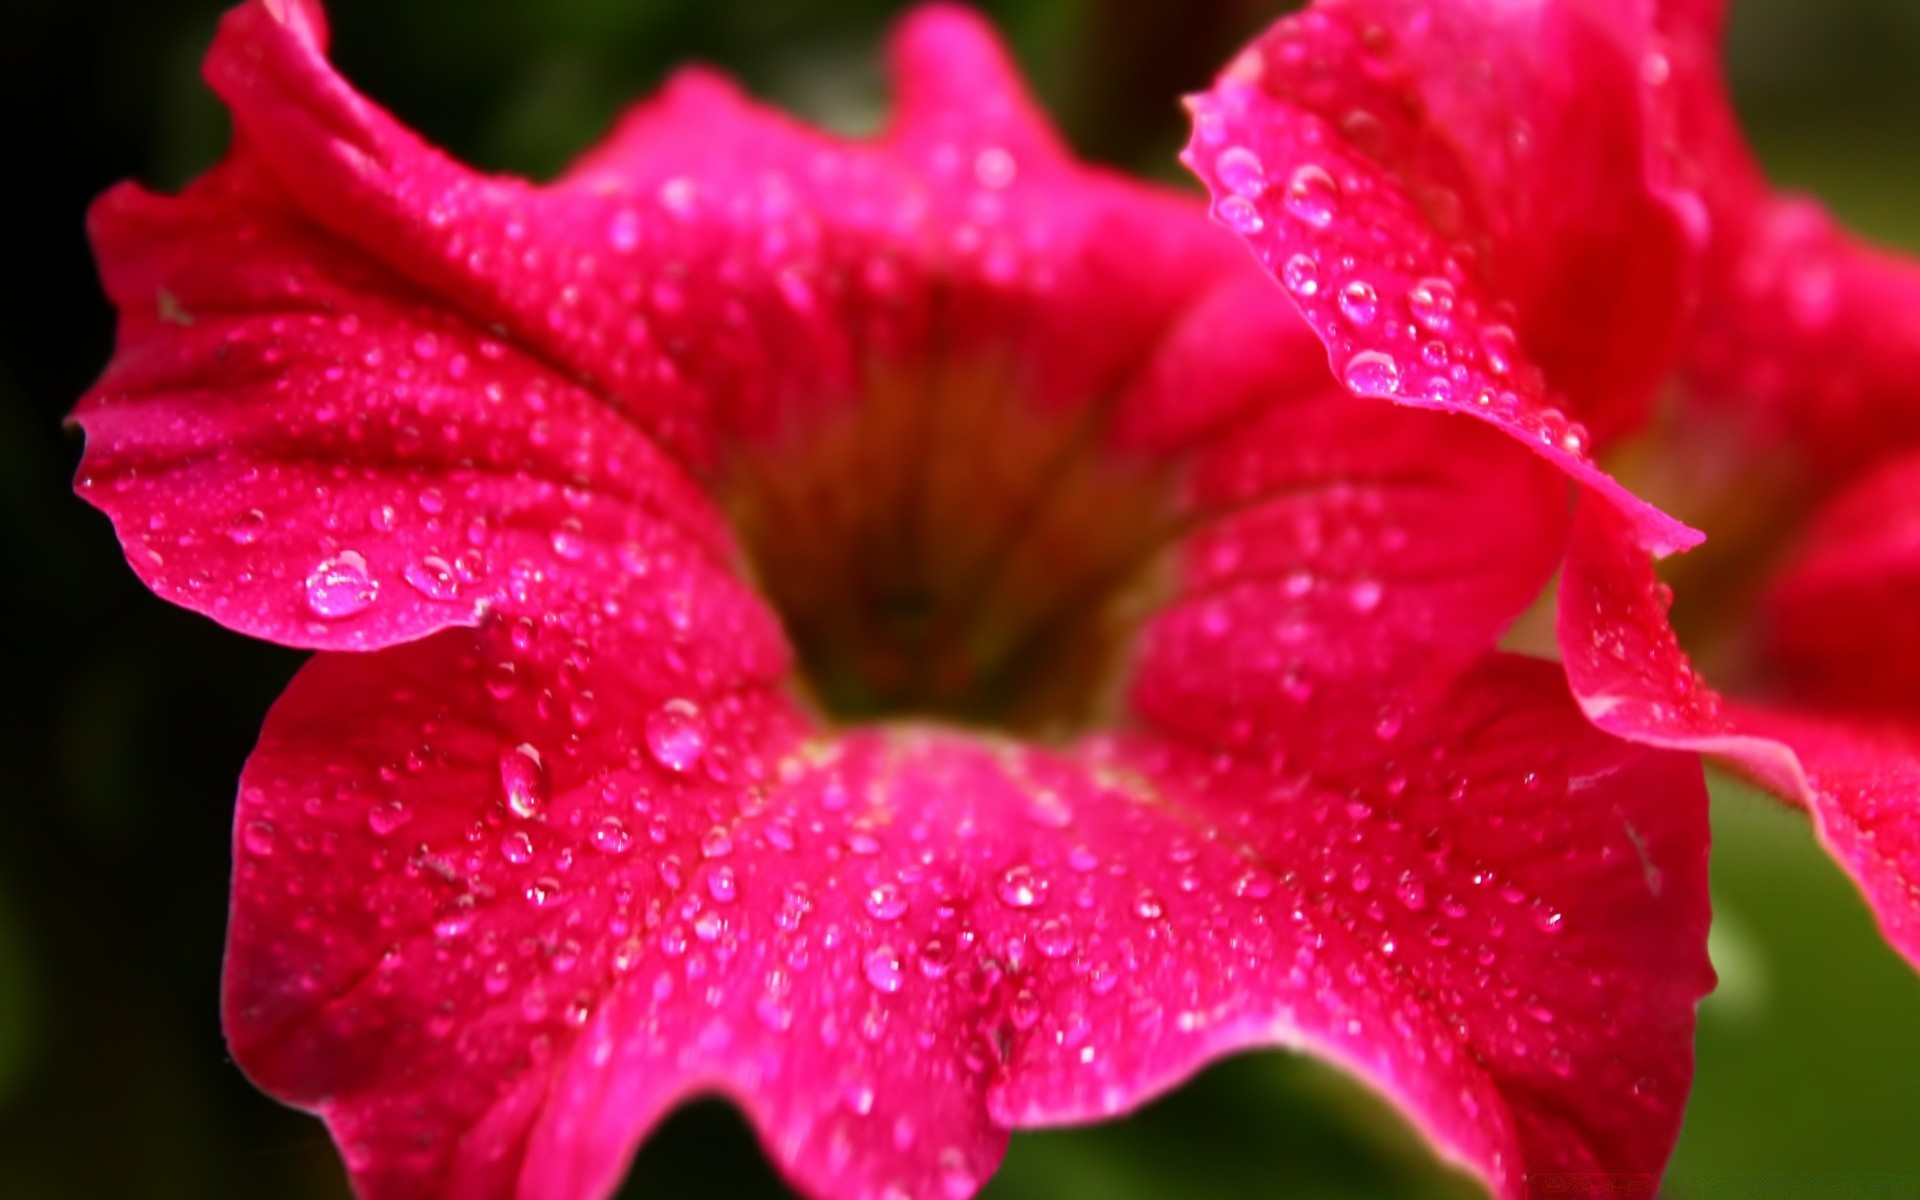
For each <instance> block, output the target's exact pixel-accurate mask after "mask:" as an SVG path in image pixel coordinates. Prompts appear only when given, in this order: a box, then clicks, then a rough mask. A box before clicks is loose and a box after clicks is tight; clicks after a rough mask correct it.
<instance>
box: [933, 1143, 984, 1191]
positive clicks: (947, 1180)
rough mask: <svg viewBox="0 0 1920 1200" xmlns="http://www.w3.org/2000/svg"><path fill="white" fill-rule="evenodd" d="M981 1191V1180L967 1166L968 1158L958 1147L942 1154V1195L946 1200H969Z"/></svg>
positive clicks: (943, 1151)
mask: <svg viewBox="0 0 1920 1200" xmlns="http://www.w3.org/2000/svg"><path fill="white" fill-rule="evenodd" d="M979 1190H980V1180H979V1178H978V1177H977V1176H975V1175H974V1173H973V1169H972V1168H970V1167H969V1166H967V1156H966V1154H965V1153H964V1152H962V1151H961V1150H960V1149H959V1148H957V1147H952V1146H950V1147H948V1148H947V1149H945V1150H942V1151H941V1152H940V1193H941V1194H942V1195H943V1196H945V1197H946V1200H968V1197H970V1196H972V1195H973V1194H974V1193H975V1192H976V1191H979Z"/></svg>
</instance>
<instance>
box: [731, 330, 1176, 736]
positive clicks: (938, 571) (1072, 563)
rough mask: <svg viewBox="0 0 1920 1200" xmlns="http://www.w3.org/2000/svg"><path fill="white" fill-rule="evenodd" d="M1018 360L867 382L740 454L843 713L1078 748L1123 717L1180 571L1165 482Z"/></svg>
mask: <svg viewBox="0 0 1920 1200" xmlns="http://www.w3.org/2000/svg"><path fill="white" fill-rule="evenodd" d="M1008 375H1009V370H1008V369H1007V368H1006V367H1005V366H1004V365H1003V364H995V363H991V362H977V363H974V364H973V365H972V366H971V367H968V366H963V365H960V364H956V363H951V362H949V363H943V364H940V365H939V366H937V367H933V368H926V369H922V370H919V371H914V372H908V371H903V370H893V371H877V372H875V373H873V374H871V375H870V377H869V379H868V381H867V386H866V388H865V389H864V394H863V395H862V396H861V397H860V398H859V399H858V401H857V402H853V403H849V404H846V405H843V406H841V407H839V408H837V409H835V410H833V411H831V412H828V413H825V414H821V415H817V416H813V417H810V418H809V419H808V420H807V421H806V422H805V424H804V426H802V427H799V428H794V429H790V430H787V431H783V432H782V433H780V434H778V435H775V436H773V437H769V438H763V439H759V440H757V441H754V442H751V443H749V444H747V445H746V446H744V447H743V448H742V449H741V450H740V452H739V453H738V454H737V455H736V457H735V458H734V460H733V461H732V463H731V464H730V470H729V471H728V474H727V477H726V481H725V485H724V487H723V489H722V498H723V500H724V501H725V503H726V506H727V508H728V510H729V515H730V516H731V517H732V519H733V521H734V528H735V529H736V530H737V531H738V532H739V534H740V536H741V538H742V541H743V542H744V544H745V547H746V549H747V553H748V556H749V558H750V560H751V565H752V569H753V571H754V573H755V575H756V577H757V578H756V582H757V583H758V584H759V586H760V588H761V590H762V592H763V594H764V595H765V596H766V597H767V598H768V599H769V600H770V601H771V602H772V604H773V605H774V606H775V608H776V609H777V610H778V611H779V613H780V616H781V618H782V620H783V622H784V623H785V626H786V630H787V634H788V636H789V638H790V639H791V640H792V643H793V645H794V647H795V650H796V652H797V654H798V656H799V659H800V669H801V672H802V675H803V680H802V686H803V689H804V691H805V692H806V693H807V694H808V696H809V698H810V699H811V700H812V701H813V703H815V704H816V705H817V706H818V707H819V708H820V709H821V710H822V711H823V714H824V715H825V716H827V717H829V718H833V719H838V720H842V721H847V722H859V721H871V720H882V719H889V718H933V719H938V720H947V721H952V722H955V723H959V724H963V725H972V726H986V727H991V728H995V729H1001V730H1006V731H1010V732H1017V733H1021V734H1025V735H1040V736H1064V735H1066V734H1070V733H1073V732H1076V731H1078V730H1080V729H1083V728H1085V727H1087V726H1089V725H1091V724H1093V723H1096V722H1097V721H1099V720H1100V719H1101V718H1102V717H1103V716H1105V715H1107V714H1108V713H1109V711H1110V710H1111V709H1112V708H1113V706H1114V704H1115V701H1116V699H1117V697H1116V695H1115V692H1116V689H1117V688H1118V686H1119V681H1120V676H1121V674H1122V669H1123V667H1124V665H1125V659H1126V650H1127V647H1128V646H1129V644H1130V642H1131V639H1132V634H1133V632H1134V630H1135V629H1136V628H1137V627H1138V625H1139V623H1140V620H1141V618H1142V617H1143V616H1144V615H1145V614H1146V613H1148V612H1150V611H1151V609H1152V608H1153V607H1154V602H1155V601H1156V600H1157V599H1159V598H1160V596H1161V593H1162V592H1163V590H1164V588H1163V587H1162V585H1161V581H1163V580H1164V579H1166V578H1168V577H1169V575H1170V572H1169V571H1167V570H1165V569H1163V567H1162V564H1161V561H1160V560H1161V559H1162V557H1163V555H1162V553H1161V552H1162V551H1163V550H1165V549H1166V547H1167V545H1168V544H1169V541H1170V532H1171V528H1172V524H1173V522H1172V517H1171V513H1172V478H1171V470H1170V468H1169V467H1168V466H1167V465H1166V464H1165V463H1163V462H1150V461H1147V460H1145V459H1144V458H1129V457H1128V456H1124V455H1121V454H1118V453H1116V452H1114V451H1113V450H1111V449H1109V448H1107V447H1106V446H1105V445H1104V444H1103V441H1104V434H1105V421H1104V418H1105V416H1106V415H1107V414H1106V410H1105V407H1104V406H1103V405H1102V404H1099V403H1081V404H1075V405H1070V406H1069V405H1059V406H1054V407H1052V408H1047V407H1043V406H1041V405H1040V404H1037V403H1034V402H1032V401H1031V400H1029V399H1028V398H1027V396H1028V395H1029V394H1030V393H1029V391H1028V389H1025V388H1022V387H1020V386H1018V383H1017V381H1013V380H1010V379H1009V378H1008Z"/></svg>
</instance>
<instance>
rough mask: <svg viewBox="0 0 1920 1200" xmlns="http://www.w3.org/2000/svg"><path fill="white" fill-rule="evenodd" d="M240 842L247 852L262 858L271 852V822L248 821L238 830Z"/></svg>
mask: <svg viewBox="0 0 1920 1200" xmlns="http://www.w3.org/2000/svg"><path fill="white" fill-rule="evenodd" d="M240 843H241V845H243V846H245V847H246V848H247V853H249V854H257V855H259V856H260V857H262V858H265V857H266V856H267V855H269V854H272V853H273V823H272V822H270V821H248V822H247V823H246V825H244V826H243V827H242V828H241V830H240Z"/></svg>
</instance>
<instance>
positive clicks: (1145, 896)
mask: <svg viewBox="0 0 1920 1200" xmlns="http://www.w3.org/2000/svg"><path fill="white" fill-rule="evenodd" d="M1165 911H1166V908H1165V907H1164V906H1163V905H1162V904H1161V903H1160V897H1159V895H1157V894H1156V893H1155V892H1154V890H1153V889H1152V888H1142V889H1140V894H1139V895H1137V896H1135V897H1134V898H1133V915H1134V916H1136V917H1139V918H1140V919H1141V920H1142V921H1157V920H1159V919H1160V916H1161V914H1163V913H1164V912H1165Z"/></svg>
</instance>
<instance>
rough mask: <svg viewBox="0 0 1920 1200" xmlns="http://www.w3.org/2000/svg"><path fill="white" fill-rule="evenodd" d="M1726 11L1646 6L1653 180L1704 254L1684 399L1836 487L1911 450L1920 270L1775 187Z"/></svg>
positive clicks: (1916, 428) (1917, 436)
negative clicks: (1737, 73)
mask: <svg viewBox="0 0 1920 1200" xmlns="http://www.w3.org/2000/svg"><path fill="white" fill-rule="evenodd" d="M1724 9H1725V5H1724V4H1715V3H1688V4H1680V3H1672V2H1668V3H1661V4H1656V5H1654V14H1653V20H1652V26H1653V28H1652V29H1651V30H1650V37H1649V39H1648V47H1647V51H1646V58H1645V60H1644V67H1643V71H1642V75H1643V77H1644V79H1645V80H1646V85H1647V86H1646V106H1647V109H1648V113H1649V121H1650V125H1651V127H1652V129H1653V130H1654V131H1655V134H1656V137H1655V140H1654V141H1653V143H1652V145H1651V146H1650V154H1649V157H1648V162H1649V170H1650V176H1651V179H1652V181H1653V182H1654V184H1655V185H1656V186H1658V187H1659V188H1661V189H1662V190H1663V191H1665V192H1666V193H1667V194H1668V195H1669V196H1670V198H1671V199H1672V201H1673V202H1674V203H1676V204H1679V205H1684V206H1687V207H1689V208H1691V209H1692V210H1693V211H1694V212H1695V214H1696V218H1695V221H1694V235H1695V240H1696V241H1697V243H1698V244H1699V245H1700V247H1701V249H1702V250H1703V251H1704V255H1703V260H1704V261H1703V267H1702V279H1701V291H1702V295H1701V298H1700V303H1699V307H1698V313H1697V315H1696V317H1695V320H1694V325H1693V329H1692V332H1691V333H1690V334H1689V338H1688V344H1687V347H1686V350H1687V378H1688V384H1689V386H1690V388H1691V390H1692V392H1693V393H1694V395H1695V396H1696V397H1697V398H1698V399H1700V400H1702V401H1703V402H1705V403H1706V404H1707V405H1709V406H1711V407H1712V408H1714V409H1716V410H1717V411H1718V412H1719V413H1720V414H1722V415H1723V416H1724V415H1725V414H1729V413H1731V414H1734V415H1736V416H1737V417H1738V418H1739V419H1740V420H1741V422H1742V423H1743V424H1744V425H1745V426H1746V427H1747V432H1748V434H1749V435H1751V436H1753V437H1755V438H1757V439H1758V441H1759V443H1760V444H1761V447H1762V448H1764V449H1772V448H1774V447H1776V446H1785V447H1788V448H1790V449H1791V450H1792V452H1793V453H1794V454H1795V455H1796V456H1797V457H1799V458H1801V459H1802V460H1803V461H1804V462H1805V463H1806V464H1807V465H1808V466H1810V467H1811V468H1812V470H1813V472H1814V473H1815V475H1816V476H1817V477H1818V478H1819V479H1820V480H1821V481H1827V482H1830V481H1833V480H1838V479H1844V478H1845V477H1846V476H1848V475H1849V474H1851V473H1855V472H1857V471H1860V470H1862V469H1864V468H1867V467H1870V466H1871V465H1873V464H1874V463H1876V462H1878V461H1880V460H1881V459H1882V458H1884V457H1885V456H1887V455H1889V454H1893V453H1898V452H1900V451H1903V450H1906V449H1910V448H1912V447H1913V446H1914V445H1916V444H1917V443H1920V407H1916V406H1915V405H1914V403H1913V397H1914V396H1915V394H1916V393H1920V261H1916V260H1915V259H1913V258H1912V257H1911V256H1907V255H1902V254H1897V253H1893V252H1891V251H1888V250H1885V249H1882V248H1879V247H1876V246H1873V245H1871V244H1869V243H1867V242H1865V241H1863V240H1862V239H1860V238H1857V237H1854V236H1852V235H1851V234H1849V233H1848V232H1847V231H1846V230H1845V229H1844V228H1842V227H1841V226H1840V225H1839V223H1838V222H1836V221H1835V220H1833V218H1832V217H1831V216H1829V215H1828V214H1827V213H1826V212H1825V211H1824V210H1823V209H1822V208H1821V207H1820V205H1819V204H1818V203H1816V202H1815V201H1813V200H1811V199H1809V198H1807V197H1803V196H1797V195H1791V194H1784V193H1780V192H1776V191H1775V190H1773V189H1772V187H1770V186H1769V184H1768V183H1767V180H1766V177H1765V175H1764V174H1763V173H1762V171H1761V168H1760V165H1759V163H1758V162H1757V161H1756V160H1755V159H1754V157H1753V154H1752V152H1751V151H1750V150H1749V149H1748V148H1747V145H1746V141H1745V138H1744V136H1743V135H1742V133H1741V130H1740V124H1739V118H1738V115H1737V114H1736V113H1735V111H1734V108H1733V103H1732V99H1731V97H1730V96H1729V94H1728V91H1727V86H1726V81H1725V79H1724V77H1723V74H1722V71H1721V67H1720V42H1721V32H1722V27H1723V24H1724V15H1725V14H1724Z"/></svg>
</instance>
